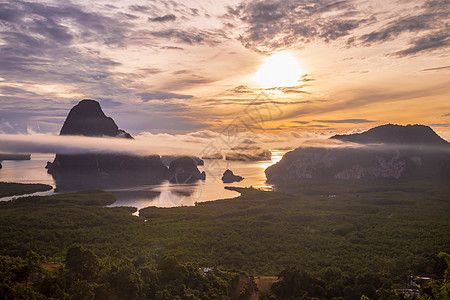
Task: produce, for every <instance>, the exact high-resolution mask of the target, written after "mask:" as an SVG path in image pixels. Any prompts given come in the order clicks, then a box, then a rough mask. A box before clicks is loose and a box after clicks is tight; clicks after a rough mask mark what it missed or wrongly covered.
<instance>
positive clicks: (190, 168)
mask: <svg viewBox="0 0 450 300" xmlns="http://www.w3.org/2000/svg"><path fill="white" fill-rule="evenodd" d="M205 179H206V174H205V171H203V172H201V173H200V171H199V169H198V168H197V162H196V161H195V160H194V159H193V158H192V157H188V156H184V157H180V158H177V159H175V160H174V161H172V162H171V163H170V166H169V180H170V182H172V183H189V182H194V181H197V180H205Z"/></svg>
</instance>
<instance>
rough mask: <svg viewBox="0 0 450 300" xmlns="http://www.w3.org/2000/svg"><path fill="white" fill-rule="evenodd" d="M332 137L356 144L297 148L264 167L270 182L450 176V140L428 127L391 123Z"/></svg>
mask: <svg viewBox="0 0 450 300" xmlns="http://www.w3.org/2000/svg"><path fill="white" fill-rule="evenodd" d="M330 139H331V140H340V141H343V142H350V143H353V144H350V145H349V144H343V145H342V147H337V148H336V147H330V148H326V147H322V148H321V147H306V148H297V149H295V150H293V151H291V152H288V153H286V154H285V155H284V156H283V158H282V159H281V161H280V162H278V163H277V164H275V165H273V166H270V167H269V168H267V169H266V171H265V173H266V177H267V181H268V182H272V183H278V182H282V181H286V180H299V179H318V180H323V179H347V180H349V179H376V178H391V179H420V178H450V147H449V143H448V142H447V141H445V140H443V139H442V138H441V137H439V136H438V135H437V134H436V133H435V132H434V131H433V130H432V129H431V128H430V127H428V126H424V125H408V126H400V125H393V124H387V125H383V126H379V127H375V128H372V129H370V130H368V131H367V132H364V133H358V134H350V135H336V136H333V137H331V138H330Z"/></svg>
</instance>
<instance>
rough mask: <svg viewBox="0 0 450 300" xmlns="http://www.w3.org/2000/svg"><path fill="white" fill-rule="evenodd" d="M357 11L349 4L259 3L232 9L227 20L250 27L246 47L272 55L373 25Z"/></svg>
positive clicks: (330, 0)
mask: <svg viewBox="0 0 450 300" xmlns="http://www.w3.org/2000/svg"><path fill="white" fill-rule="evenodd" d="M354 9H355V8H354V6H353V5H352V4H351V3H350V2H349V1H335V0H322V1H317V2H311V1H308V0H293V1H268V0H256V1H252V2H250V3H247V4H240V5H238V6H237V7H234V8H233V7H228V14H227V15H226V16H225V17H226V18H228V19H229V18H233V19H236V18H239V19H240V20H241V21H242V22H244V23H246V27H247V30H246V31H245V32H244V33H243V34H242V35H241V36H240V41H241V42H242V43H243V44H244V46H246V47H248V48H251V49H253V50H256V51H263V52H266V51H268V52H270V51H273V50H280V49H284V48H287V47H291V46H295V45H302V44H306V43H309V42H311V41H313V40H316V39H321V40H324V41H326V42H328V41H332V40H336V39H338V38H340V37H344V36H348V35H349V34H350V33H351V32H352V31H353V30H354V29H356V28H358V27H360V26H361V25H362V24H366V23H368V22H371V21H373V17H371V16H365V15H363V14H361V13H360V14H355V13H353V11H354Z"/></svg>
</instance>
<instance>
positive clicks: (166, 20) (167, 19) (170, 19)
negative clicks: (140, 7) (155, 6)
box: [148, 14, 177, 22]
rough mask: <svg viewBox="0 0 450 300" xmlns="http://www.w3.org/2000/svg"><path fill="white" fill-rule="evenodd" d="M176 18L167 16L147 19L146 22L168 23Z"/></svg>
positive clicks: (170, 15) (171, 15)
mask: <svg viewBox="0 0 450 300" xmlns="http://www.w3.org/2000/svg"><path fill="white" fill-rule="evenodd" d="M176 18H177V17H176V16H175V15H173V14H169V15H164V16H160V17H155V18H148V20H149V21H150V22H169V21H175V20H176Z"/></svg>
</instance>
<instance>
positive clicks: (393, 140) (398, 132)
mask: <svg viewBox="0 0 450 300" xmlns="http://www.w3.org/2000/svg"><path fill="white" fill-rule="evenodd" d="M330 139H336V140H341V141H346V142H352V143H358V144H372V143H383V144H399V145H411V144H414V145H438V146H440V145H448V144H449V143H448V142H447V141H446V140H444V139H443V138H441V137H440V136H439V135H438V134H437V133H436V132H434V131H433V129H431V127H429V126H425V125H406V126H402V125H394V124H386V125H381V126H378V127H374V128H372V129H369V130H368V131H365V132H362V133H354V134H343V135H334V136H332V137H331V138H330Z"/></svg>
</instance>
